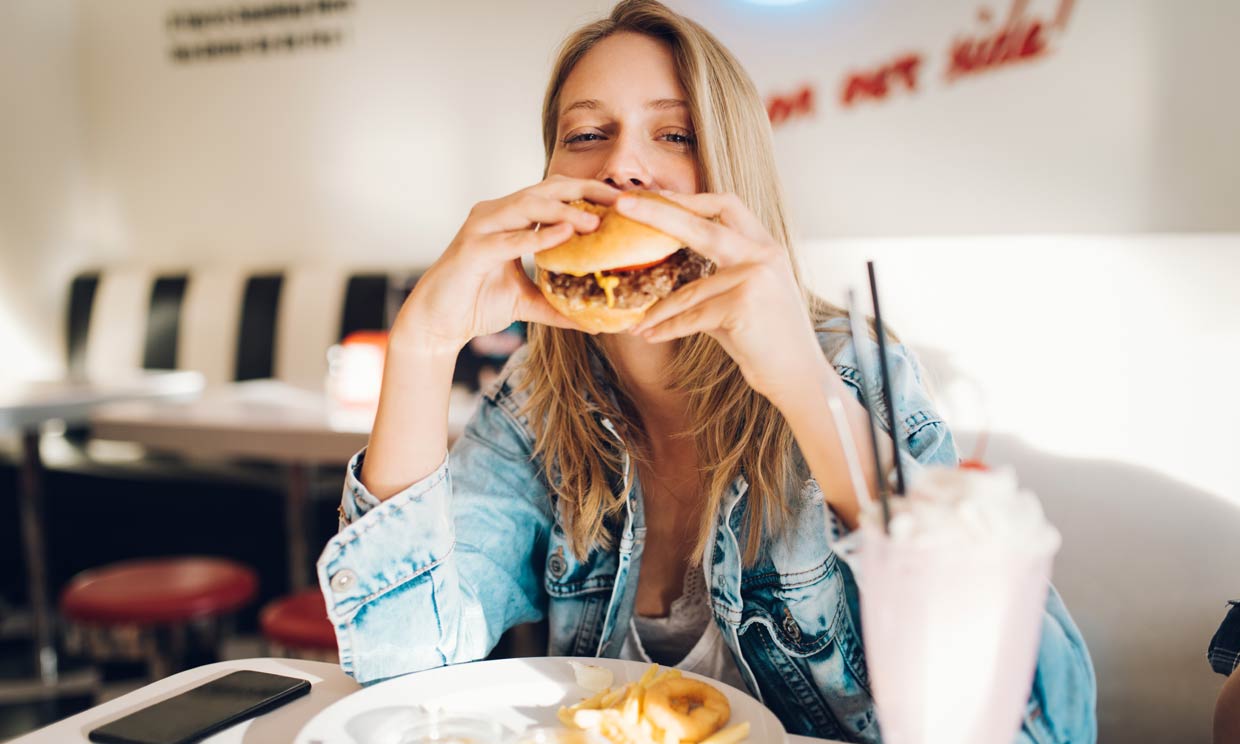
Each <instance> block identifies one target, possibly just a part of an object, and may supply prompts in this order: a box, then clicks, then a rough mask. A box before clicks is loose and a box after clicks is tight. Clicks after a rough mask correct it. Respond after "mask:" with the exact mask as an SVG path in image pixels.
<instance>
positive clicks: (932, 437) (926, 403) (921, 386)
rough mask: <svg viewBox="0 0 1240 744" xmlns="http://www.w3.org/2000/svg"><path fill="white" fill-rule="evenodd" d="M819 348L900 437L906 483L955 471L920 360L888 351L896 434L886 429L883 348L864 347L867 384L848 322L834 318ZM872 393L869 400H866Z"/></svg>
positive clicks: (902, 350) (898, 348)
mask: <svg viewBox="0 0 1240 744" xmlns="http://www.w3.org/2000/svg"><path fill="white" fill-rule="evenodd" d="M818 343H819V345H820V346H821V347H822V349H823V353H824V354H825V355H826V357H827V359H828V360H829V361H830V362H831V366H832V367H834V368H835V372H836V374H838V375H839V376H840V379H841V380H843V381H844V384H845V385H846V386H847V387H848V389H849V390H851V391H852V393H853V395H854V396H856V398H857V400H858V402H860V403H861V405H863V406H865V407H866V409H867V410H868V411H870V414H871V415H872V416H874V420H875V421H876V422H877V423H878V425H879V427H880V428H881V429H882V430H883V431H885V432H887V433H888V434H890V435H892V437H893V439H894V438H896V437H897V436H898V438H899V439H898V443H899V445H900V465H901V466H902V467H903V468H904V475H905V477H906V478H911V477H913V476H914V475H916V473H917V472H918V471H919V470H920V469H922V468H924V467H925V466H927V465H946V466H948V467H955V466H956V464H957V463H958V458H957V455H956V443H955V440H953V439H952V435H951V432H950V431H949V430H948V428H947V425H946V424H945V423H944V422H943V419H942V418H940V417H939V414H938V412H937V411H936V410H935V407H934V402H933V401H932V400H931V398H930V392H929V388H928V386H927V384H926V380H925V375H924V374H923V372H922V369H921V365H920V364H919V363H918V361H917V356H916V355H915V354H914V353H913V351H912V350H911V349H909V348H908V347H906V346H904V345H903V344H898V343H892V344H890V345H888V346H887V366H888V370H889V372H890V373H891V400H892V404H893V406H894V408H895V413H896V416H895V419H896V432H895V433H892V432H891V431H890V429H889V427H888V424H887V407H886V404H885V403H884V402H883V395H882V380H881V378H880V376H879V372H878V369H879V358H878V344H876V343H874V342H873V341H871V340H870V339H864V340H863V341H862V342H861V349H860V353H862V354H864V355H865V360H866V364H865V371H866V372H867V373H868V375H869V376H868V377H866V378H865V382H864V384H863V382H862V365H861V364H860V363H859V362H858V359H857V355H858V348H857V345H856V344H854V343H853V339H852V337H851V335H849V334H848V332H847V322H846V321H843V320H841V319H834V320H832V321H830V322H828V323H827V324H826V325H825V326H824V327H823V329H822V330H820V331H819V333H818ZM865 392H868V393H869V398H868V399H867V398H866V396H865V394H864V393H865Z"/></svg>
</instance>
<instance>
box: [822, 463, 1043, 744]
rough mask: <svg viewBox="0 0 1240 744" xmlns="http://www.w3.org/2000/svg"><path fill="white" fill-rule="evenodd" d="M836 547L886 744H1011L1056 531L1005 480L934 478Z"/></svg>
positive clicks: (955, 475)
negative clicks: (849, 571) (849, 584)
mask: <svg viewBox="0 0 1240 744" xmlns="http://www.w3.org/2000/svg"><path fill="white" fill-rule="evenodd" d="M890 503H891V521H890V525H889V529H888V530H887V531H886V532H884V530H883V523H882V512H881V510H880V507H879V505H878V504H877V503H870V504H867V505H866V507H865V508H864V509H863V511H862V515H861V526H860V528H859V529H858V530H857V531H856V532H855V533H854V534H852V535H850V536H848V537H847V538H846V539H845V541H844V543H843V544H842V545H841V550H840V553H841V555H843V556H844V558H845V559H846V560H847V561H848V563H849V564H850V565H851V566H852V567H853V570H854V572H855V574H856V576H857V581H858V584H859V587H860V591H861V621H862V630H863V634H864V637H865V651H866V658H867V662H868V663H867V666H868V669H869V674H870V681H871V684H872V689H873V693H874V698H875V703H876V706H877V710H878V719H879V725H880V727H881V729H882V735H883V741H884V742H885V744H1007V743H1008V742H1012V741H1014V740H1015V738H1016V736H1017V733H1018V732H1019V729H1020V724H1021V720H1022V718H1023V716H1024V713H1025V710H1026V706H1027V704H1028V699H1029V691H1030V688H1031V686H1032V683H1033V675H1034V671H1035V668H1036V662H1037V652H1038V645H1039V641H1040V638H1041V629H1042V615H1043V608H1044V606H1045V603H1046V595H1047V589H1048V587H1049V585H1050V575H1051V563H1052V560H1053V558H1054V556H1055V553H1056V551H1057V550H1058V549H1059V544H1060V537H1059V533H1058V531H1057V530H1055V528H1054V527H1053V526H1051V525H1050V523H1048V522H1047V521H1046V518H1045V516H1044V515H1043V513H1042V508H1041V505H1040V504H1039V503H1038V500H1037V497H1035V496H1034V495H1033V494H1032V493H1030V492H1029V491H1022V490H1021V489H1020V488H1019V487H1018V486H1017V483H1016V476H1015V474H1014V473H1013V472H1012V471H1011V470H1006V469H1004V470H996V471H984V470H966V469H949V468H929V469H927V470H925V471H924V472H922V473H920V474H919V477H918V478H917V479H916V480H915V481H914V482H913V483H912V484H911V487H910V489H909V493H908V495H907V496H906V497H903V498H893V499H892V500H891V502H890Z"/></svg>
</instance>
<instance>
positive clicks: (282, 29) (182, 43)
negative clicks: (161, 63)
mask: <svg viewBox="0 0 1240 744" xmlns="http://www.w3.org/2000/svg"><path fill="white" fill-rule="evenodd" d="M352 9H353V0H301V1H300V2H296V1H294V2H289V1H286V2H260V3H244V4H238V3H218V4H214V5H209V4H203V5H199V6H195V7H185V8H178V9H176V10H172V11H170V12H169V13H168V17H167V22H166V26H167V29H168V38H169V41H170V45H169V48H168V56H169V57H171V58H172V60H173V61H174V62H177V63H180V64H189V63H194V62H208V61H212V60H224V59H238V58H241V57H248V56H265V55H268V54H288V53H291V52H297V51H301V50H305V49H324V48H328V47H334V46H338V45H339V44H341V43H342V42H343V41H344V37H345V35H344V30H343V28H342V25H341V23H342V21H343V20H344V19H345V17H346V16H347V14H348V13H349V12H350V11H351V10H352Z"/></svg>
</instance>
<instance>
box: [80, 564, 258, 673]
mask: <svg viewBox="0 0 1240 744" xmlns="http://www.w3.org/2000/svg"><path fill="white" fill-rule="evenodd" d="M257 591H258V576H257V575H256V574H255V573H254V571H252V570H250V569H249V568H247V567H245V566H243V565H241V564H239V563H235V562H233V561H229V560H225V559H222V558H206V557H177V558H157V559H151V560H135V561H124V562H121V563H114V564H111V565H108V566H102V567H100V568H94V569H90V570H87V571H83V572H82V573H80V574H78V575H77V576H74V577H73V579H72V580H70V581H69V585H68V586H66V587H65V590H64V591H63V592H62V593H61V595H60V611H61V613H62V614H63V615H64V616H65V618H66V619H67V620H68V621H70V625H69V629H68V633H67V634H66V645H67V646H69V647H70V649H71V650H78V651H86V652H87V653H88V654H89V655H91V656H93V657H96V658H98V657H107V658H118V657H119V658H137V659H144V660H146V661H147V663H148V665H149V671H150V674H151V676H152V677H154V678H155V679H161V678H163V677H165V676H167V675H168V674H169V673H171V672H173V671H176V670H178V669H180V668H182V667H183V662H184V660H185V659H186V656H187V651H188V650H190V649H203V648H205V649H210V651H211V653H212V655H213V654H214V652H215V650H216V649H217V648H218V646H219V640H220V635H221V624H222V622H221V621H223V620H225V619H226V618H228V616H230V615H231V614H232V613H233V612H235V611H236V610H238V609H240V608H242V607H244V606H245V605H246V604H248V603H249V602H250V601H251V600H253V599H254V595H255V594H256V593H257Z"/></svg>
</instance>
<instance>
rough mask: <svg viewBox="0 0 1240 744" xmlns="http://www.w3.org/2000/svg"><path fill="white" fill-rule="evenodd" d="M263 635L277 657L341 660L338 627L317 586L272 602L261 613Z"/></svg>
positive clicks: (259, 622) (259, 620)
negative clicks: (337, 642) (330, 618)
mask: <svg viewBox="0 0 1240 744" xmlns="http://www.w3.org/2000/svg"><path fill="white" fill-rule="evenodd" d="M258 624H259V627H261V628H262V631H263V638H265V639H266V640H267V644H268V646H269V647H270V648H271V650H272V652H273V655H275V656H293V657H297V658H303V659H311V660H315V661H339V659H340V653H339V651H338V650H337V648H336V629H335V628H334V627H333V626H332V622H331V620H328V619H327V603H326V602H324V601H323V593H322V592H320V591H319V590H318V589H306V590H304V591H300V592H297V593H296V594H290V595H289V596H287V597H281V598H280V599H277V600H274V601H272V602H270V603H269V604H268V605H267V606H266V607H264V608H263V611H262V612H261V613H259V615H258Z"/></svg>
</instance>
